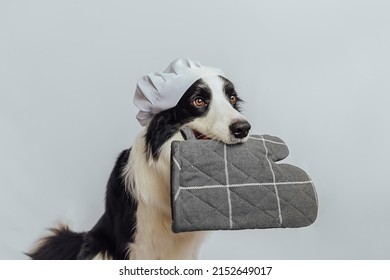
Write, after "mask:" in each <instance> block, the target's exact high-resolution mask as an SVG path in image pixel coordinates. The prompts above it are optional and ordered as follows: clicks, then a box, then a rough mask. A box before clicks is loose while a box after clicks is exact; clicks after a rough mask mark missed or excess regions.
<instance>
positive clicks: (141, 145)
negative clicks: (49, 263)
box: [27, 75, 251, 260]
mask: <svg viewBox="0 0 390 280" xmlns="http://www.w3.org/2000/svg"><path fill="white" fill-rule="evenodd" d="M241 105H242V100H241V99H240V98H239V97H238V95H237V93H236V91H235V88H234V85H233V83H232V82H230V81H229V80H228V79H226V78H224V77H222V76H219V75H215V76H209V77H204V78H201V79H198V80H197V81H196V82H194V83H193V84H192V85H191V86H190V87H189V88H188V89H187V90H186V92H185V93H184V94H183V95H182V97H181V99H180V100H179V102H178V103H177V105H176V106H175V107H173V108H170V109H167V110H165V111H162V112H160V113H158V114H156V115H155V116H154V117H153V119H152V120H151V121H150V123H149V125H148V126H147V127H146V128H145V129H144V131H143V132H142V133H141V134H140V135H139V136H138V137H137V138H136V140H135V142H134V144H133V145H132V147H131V148H130V149H127V150H124V151H122V152H121V153H120V155H119V157H118V159H117V161H116V163H115V166H114V168H113V170H112V173H111V175H110V178H109V180H108V183H107V190H106V201H105V213H104V214H103V215H102V216H101V218H100V219H99V221H98V222H97V223H96V225H95V226H94V227H93V228H92V229H91V230H89V231H87V232H81V233H80V232H73V231H71V230H70V229H69V228H68V227H67V226H65V225H60V226H58V227H56V228H53V229H51V234H50V235H49V236H47V237H45V238H42V239H41V240H39V241H38V242H37V244H36V245H35V248H34V249H33V250H32V251H31V252H29V253H27V255H28V256H29V257H30V258H32V259H44V260H48V259H57V260H67V259H79V260H81V259H196V258H197V257H198V253H199V249H200V246H201V244H202V242H203V241H204V239H205V237H206V233H204V232H186V233H173V232H172V230H171V225H172V217H171V203H170V153H171V151H170V147H171V142H172V141H173V140H183V137H182V136H181V133H180V128H182V127H183V126H187V127H189V128H190V129H192V131H193V132H194V134H195V136H196V138H197V139H200V140H202V139H213V140H218V141H222V142H224V143H226V144H235V143H242V142H245V141H246V140H247V139H248V137H249V136H248V133H249V130H250V128H251V125H250V124H249V122H248V121H247V119H246V118H245V117H244V116H243V115H242V114H241V111H240V107H241Z"/></svg>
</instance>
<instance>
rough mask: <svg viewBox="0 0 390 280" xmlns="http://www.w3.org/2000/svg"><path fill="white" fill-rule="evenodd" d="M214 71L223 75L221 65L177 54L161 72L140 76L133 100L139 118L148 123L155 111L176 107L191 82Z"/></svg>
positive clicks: (143, 122) (144, 123)
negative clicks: (204, 62)
mask: <svg viewBox="0 0 390 280" xmlns="http://www.w3.org/2000/svg"><path fill="white" fill-rule="evenodd" d="M215 75H219V76H223V77H225V74H224V73H223V72H222V71H221V70H220V69H217V68H213V67H207V66H202V65H201V64H200V63H199V62H197V61H192V60H190V59H188V58H178V59H175V60H174V61H172V62H171V64H169V66H168V67H167V68H166V69H165V70H164V71H163V72H156V73H152V74H148V75H145V76H143V77H142V78H140V79H139V80H138V82H137V88H136V90H135V95H134V104H135V106H137V107H138V109H140V111H139V113H138V114H137V119H138V121H139V122H140V124H141V125H142V126H147V125H148V124H149V122H150V121H151V120H152V118H153V117H154V115H156V114H158V113H160V112H162V111H165V110H167V109H169V108H173V107H175V106H176V104H177V103H178V102H179V100H180V98H181V97H182V96H183V94H184V93H185V92H186V90H187V89H188V88H189V87H190V86H191V85H192V84H193V83H194V82H196V81H197V80H198V79H200V78H204V77H207V76H215Z"/></svg>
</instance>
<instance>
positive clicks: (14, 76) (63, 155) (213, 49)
mask: <svg viewBox="0 0 390 280" xmlns="http://www.w3.org/2000/svg"><path fill="white" fill-rule="evenodd" d="M388 3H389V2H387V1H357V0H355V1H342V0H337V1H334V0H328V1H302V0H300V1H287V0H285V1H260V0H252V1H249V0H248V1H233V0H229V1H227V0H223V1H222V0H219V1H206V0H197V1H179V0H176V1H173V0H169V1H145V0H144V1H96V0H93V1H92V0H89V1H49V0H48V1H7V0H0V227H1V229H0V258H1V259H23V258H25V257H24V255H23V254H22V252H23V251H27V250H28V249H29V248H30V247H31V245H32V244H33V242H34V241H35V240H36V239H37V238H38V237H40V236H41V235H43V234H45V233H46V230H45V229H47V228H49V227H51V226H53V225H55V224H56V223H57V222H58V221H64V222H67V223H69V224H70V225H71V226H72V228H73V229H75V230H78V231H83V230H88V229H90V228H91V227H92V226H93V225H94V223H95V222H96V221H97V219H98V218H99V217H100V215H101V214H102V213H103V210H104V193H105V184H106V181H107V179H108V176H109V173H110V171H111V168H112V167H113V164H114V162H115V158H116V156H117V155H118V154H119V152H120V151H121V150H122V149H125V148H128V147H130V146H131V144H132V142H133V140H134V138H135V136H136V135H137V134H138V133H139V132H140V131H141V127H140V125H139V124H138V122H137V121H136V119H135V115H136V113H137V110H136V108H135V106H134V105H133V104H132V98H133V93H134V90H135V84H136V81H137V79H138V78H139V77H141V76H142V75H144V74H146V73H149V72H155V71H161V70H163V69H165V67H166V66H167V65H168V64H169V62H170V61H171V60H173V59H175V58H177V57H189V58H191V59H194V60H199V61H200V62H201V63H202V64H204V65H210V66H215V67H219V68H221V69H222V70H223V71H224V72H225V73H226V74H227V75H228V77H230V79H231V80H232V81H233V82H234V83H235V84H236V87H237V90H238V92H239V93H240V95H241V96H242V97H243V98H244V99H245V100H246V101H247V104H246V106H245V114H246V115H247V117H248V119H249V120H250V122H251V124H252V127H253V129H252V132H256V133H267V134H273V135H276V136H279V137H280V138H282V139H283V140H284V141H286V143H287V144H288V146H289V148H290V156H289V157H288V158H287V160H286V162H289V163H292V164H294V165H297V166H300V167H301V168H303V169H305V170H306V171H307V172H308V173H309V175H310V176H311V177H312V179H313V180H314V182H315V185H316V188H317V191H318V196H319V202H320V212H319V216H318V219H317V221H316V222H315V224H314V225H312V226H310V227H308V228H303V229H271V230H252V231H249V230H248V231H236V232H229V231H226V232H216V233H213V234H212V235H211V237H210V238H209V239H208V240H207V242H206V243H205V244H204V246H203V247H202V251H201V258H202V259H388V258H389V257H390V241H389V236H390V219H389V217H388V214H389V212H390V203H389V197H390V191H389V188H390V184H389V180H388V176H389V175H388V174H389V171H388V170H389V164H388V162H389V156H390V149H389V147H388V144H389V140H390V132H389V125H388V120H389V119H390V113H389V109H388V107H389V101H390V98H389V97H388V96H389V93H390V84H389V75H390V68H389V64H390V55H389V53H390V52H389V50H390V35H389V34H390V17H389V10H390V4H388Z"/></svg>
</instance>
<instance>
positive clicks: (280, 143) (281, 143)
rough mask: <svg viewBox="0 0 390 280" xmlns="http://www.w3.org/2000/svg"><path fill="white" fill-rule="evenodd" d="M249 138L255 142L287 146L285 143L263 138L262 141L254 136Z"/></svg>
mask: <svg viewBox="0 0 390 280" xmlns="http://www.w3.org/2000/svg"><path fill="white" fill-rule="evenodd" d="M249 138H250V139H254V140H259V141H265V142H270V143H274V144H279V145H284V146H287V145H286V143H283V142H276V141H272V140H268V139H264V138H263V136H261V138H262V139H261V138H256V137H253V136H249Z"/></svg>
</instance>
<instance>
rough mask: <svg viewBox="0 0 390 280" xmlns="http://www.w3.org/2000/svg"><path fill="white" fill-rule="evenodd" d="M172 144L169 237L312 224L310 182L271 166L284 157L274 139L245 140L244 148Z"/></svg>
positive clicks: (188, 135)
mask: <svg viewBox="0 0 390 280" xmlns="http://www.w3.org/2000/svg"><path fill="white" fill-rule="evenodd" d="M182 134H183V136H184V137H185V139H187V140H186V141H173V142H172V146H171V149H172V154H171V204H172V205H171V206H172V219H173V223H172V229H173V231H174V232H185V231H202V230H237V229H255V228H287V227H289V228H297V227H305V226H308V225H310V224H312V223H313V222H314V221H315V219H316V218H317V213H318V200H317V195H316V191H315V189H314V185H313V182H312V181H311V179H310V177H309V176H308V175H307V174H306V172H305V171H303V170H302V169H300V168H298V167H296V166H293V165H290V164H285V163H278V164H277V163H275V162H277V161H279V160H282V159H284V158H286V157H287V156H288V148H287V146H286V144H285V143H284V142H283V141H282V140H281V139H279V138H278V137H274V136H269V135H251V136H250V137H249V139H248V141H247V142H246V143H243V144H236V145H226V144H224V143H222V142H218V141H212V140H197V139H195V137H194V135H193V133H192V131H191V130H190V129H188V128H184V129H182Z"/></svg>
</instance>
